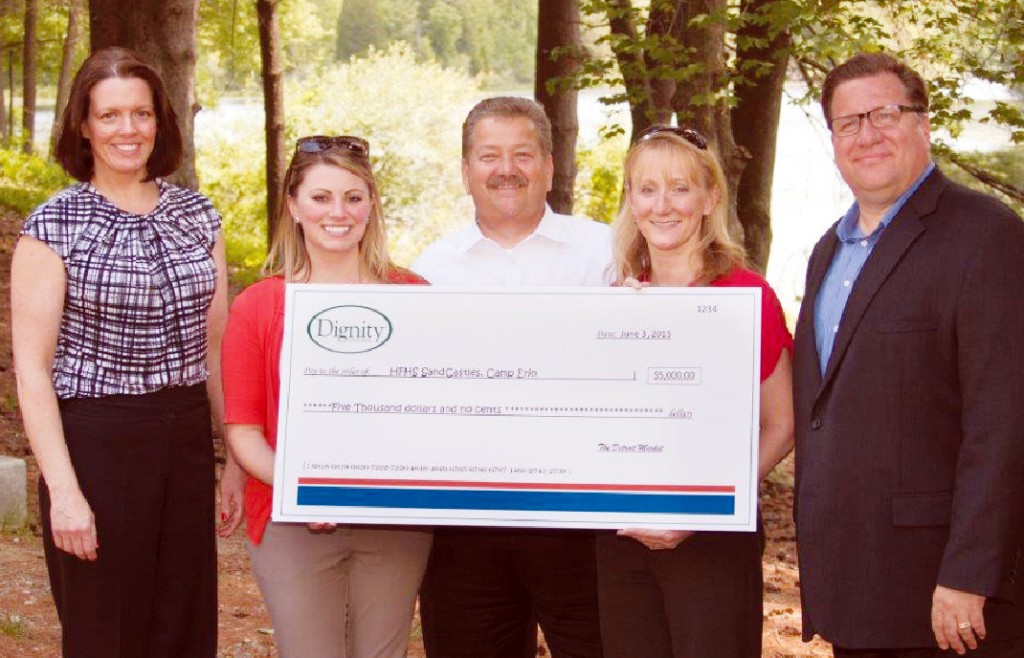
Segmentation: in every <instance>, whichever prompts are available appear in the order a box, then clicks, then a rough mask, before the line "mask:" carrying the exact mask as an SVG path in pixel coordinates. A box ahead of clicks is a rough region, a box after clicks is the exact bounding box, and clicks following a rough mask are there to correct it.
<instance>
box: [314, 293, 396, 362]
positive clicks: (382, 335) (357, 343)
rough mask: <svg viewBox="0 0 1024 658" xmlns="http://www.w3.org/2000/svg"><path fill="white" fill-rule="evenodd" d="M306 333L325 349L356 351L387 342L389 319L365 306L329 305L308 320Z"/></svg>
mask: <svg viewBox="0 0 1024 658" xmlns="http://www.w3.org/2000/svg"><path fill="white" fill-rule="evenodd" d="M306 334H308V335H309V337H310V339H311V340H312V341H313V342H314V343H316V344H317V345H319V346H320V347H322V348H324V349H325V350H328V351H331V352H338V353H341V354H360V353H362V352H369V351H371V350H375V349H377V348H378V347H380V346H381V345H383V344H384V343H386V342H388V339H389V338H391V320H390V319H388V316H386V315H384V314H383V313H381V312H380V311H378V310H376V309H372V308H370V307H368V306H355V305H352V306H332V307H331V308H326V309H324V310H322V311H320V312H319V313H317V314H316V315H314V316H313V317H312V318H311V319H310V321H309V324H307V325H306Z"/></svg>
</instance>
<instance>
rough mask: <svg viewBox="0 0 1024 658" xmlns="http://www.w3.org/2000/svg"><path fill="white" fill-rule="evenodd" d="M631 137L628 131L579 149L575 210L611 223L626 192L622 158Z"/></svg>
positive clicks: (577, 154)
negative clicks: (623, 184) (626, 134)
mask: <svg viewBox="0 0 1024 658" xmlns="http://www.w3.org/2000/svg"><path fill="white" fill-rule="evenodd" d="M628 146H629V140H628V139H627V138H626V136H625V135H624V134H621V133H620V134H618V135H615V136H612V137H606V138H605V139H602V140H601V141H599V142H598V143H597V144H596V145H594V146H585V147H583V148H581V149H579V150H578V151H577V153H576V187H575V191H574V195H573V212H574V213H576V214H578V215H583V216H586V217H590V218H591V219H595V220H597V221H599V222H605V223H606V224H610V223H611V222H612V220H614V219H615V215H616V214H617V213H618V211H619V200H620V197H621V196H622V160H623V158H624V157H625V154H626V149H627V148H628Z"/></svg>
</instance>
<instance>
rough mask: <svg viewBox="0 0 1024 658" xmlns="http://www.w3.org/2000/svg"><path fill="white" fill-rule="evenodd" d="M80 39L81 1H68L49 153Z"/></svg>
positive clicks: (63, 106)
mask: <svg viewBox="0 0 1024 658" xmlns="http://www.w3.org/2000/svg"><path fill="white" fill-rule="evenodd" d="M81 37H82V0H68V29H67V32H65V33H64V52H63V55H62V56H61V61H60V73H59V74H58V76H57V103H56V105H55V106H54V109H53V129H52V130H51V131H50V151H51V152H52V151H53V149H54V147H55V146H56V144H57V129H58V126H60V119H61V116H62V115H63V114H64V108H65V107H67V105H68V96H70V94H71V69H72V67H73V66H74V63H75V51H76V50H78V41H79V39H81Z"/></svg>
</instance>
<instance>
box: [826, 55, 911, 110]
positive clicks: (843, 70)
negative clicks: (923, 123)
mask: <svg viewBox="0 0 1024 658" xmlns="http://www.w3.org/2000/svg"><path fill="white" fill-rule="evenodd" d="M881 73H892V74H893V75H895V76H896V77H897V78H899V79H900V82H901V83H902V84H903V88H904V89H905V90H906V92H907V97H908V98H909V99H910V104H911V105H915V106H920V107H923V108H924V110H925V112H927V111H928V88H927V86H926V85H925V83H924V80H923V79H922V78H921V76H920V75H918V74H917V71H915V70H913V69H912V68H910V67H909V66H907V65H906V64H904V63H903V62H901V61H900V60H898V59H896V58H895V57H893V56H892V55H888V54H886V53H858V54H856V55H854V56H853V57H851V58H850V59H848V60H846V61H845V62H843V63H842V64H840V65H839V66H837V67H835V68H834V69H832V70H831V71H829V73H828V75H827V76H825V82H824V84H822V86H821V110H822V112H824V114H825V123H826V124H828V125H831V124H832V97H833V96H834V95H835V93H836V88H837V87H838V86H839V85H840V84H842V83H844V82H849V81H850V80H859V79H860V78H870V77H872V76H875V75H879V74H881Z"/></svg>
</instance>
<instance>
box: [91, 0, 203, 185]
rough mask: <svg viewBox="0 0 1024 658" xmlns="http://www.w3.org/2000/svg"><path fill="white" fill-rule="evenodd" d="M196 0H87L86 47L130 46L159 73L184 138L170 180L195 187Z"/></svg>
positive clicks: (197, 109) (197, 9) (197, 10)
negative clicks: (178, 162) (128, 1)
mask: <svg viewBox="0 0 1024 658" xmlns="http://www.w3.org/2000/svg"><path fill="white" fill-rule="evenodd" d="M198 12H199V0H134V2H133V3H132V6H131V7H130V8H129V7H127V6H126V3H125V2H123V1H122V0H89V30H90V32H89V34H90V44H89V45H90V47H91V49H92V50H93V51H96V50H99V49H100V48H106V47H108V46H122V47H125V48H131V49H132V50H134V51H135V52H137V53H138V54H139V55H140V56H141V57H142V58H143V59H144V60H146V61H147V62H149V63H150V64H151V65H152V66H153V67H154V68H155V69H156V70H157V72H159V73H160V76H161V77H162V78H163V81H164V86H165V87H166V88H167V95H168V97H169V98H170V101H171V105H173V106H174V111H175V112H176V113H177V114H178V125H179V127H180V129H181V137H182V141H183V144H184V157H183V159H182V165H181V169H180V170H178V173H177V174H175V175H174V176H173V177H172V178H173V180H174V182H176V183H178V184H180V185H184V186H186V187H190V188H193V189H195V188H197V187H198V181H197V179H196V164H195V143H194V141H193V125H194V119H195V114H196V112H198V111H199V106H198V105H196V102H195V64H196V18H197V16H198Z"/></svg>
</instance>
